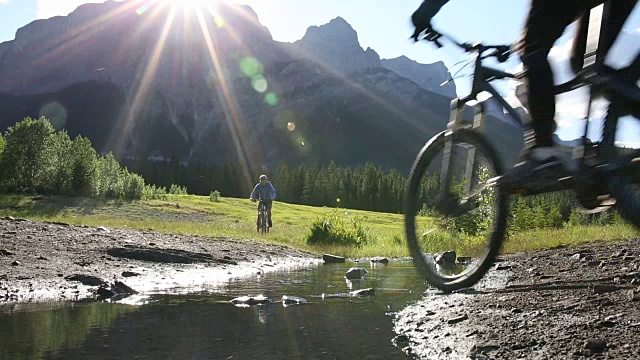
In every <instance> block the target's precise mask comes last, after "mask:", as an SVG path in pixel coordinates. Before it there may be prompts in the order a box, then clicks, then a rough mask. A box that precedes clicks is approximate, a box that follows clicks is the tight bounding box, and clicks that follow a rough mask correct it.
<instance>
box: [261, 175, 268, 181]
mask: <svg viewBox="0 0 640 360" xmlns="http://www.w3.org/2000/svg"><path fill="white" fill-rule="evenodd" d="M267 179H268V178H267V175H260V180H267Z"/></svg>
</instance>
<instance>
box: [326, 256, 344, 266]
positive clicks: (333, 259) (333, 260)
mask: <svg viewBox="0 0 640 360" xmlns="http://www.w3.org/2000/svg"><path fill="white" fill-rule="evenodd" d="M322 260H323V261H324V262H325V263H326V264H339V263H343V262H345V258H343V257H342V256H337V255H331V254H324V255H322Z"/></svg>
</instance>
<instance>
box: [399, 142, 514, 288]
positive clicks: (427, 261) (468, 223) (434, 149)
mask: <svg viewBox="0 0 640 360" xmlns="http://www.w3.org/2000/svg"><path fill="white" fill-rule="evenodd" d="M501 174H502V166H501V162H500V159H499V157H498V155H497V153H496V152H495V150H494V149H493V147H492V146H491V145H490V144H489V143H488V142H487V141H486V140H485V139H484V137H482V136H481V135H479V134H477V133H475V132H473V131H472V130H469V129H460V130H457V131H455V132H453V133H452V134H451V135H450V136H447V135H446V133H445V132H442V133H440V134H438V135H436V136H434V137H433V138H432V139H431V140H430V141H429V142H427V144H426V145H425V146H424V147H423V148H422V150H421V151H420V153H419V154H418V157H417V158H416V161H415V163H414V164H413V167H412V169H411V173H410V177H409V180H408V182H407V188H406V191H405V233H406V236H407V243H408V246H409V252H410V254H411V256H412V257H413V262H414V264H415V266H416V269H417V270H418V271H419V272H420V274H421V275H422V276H423V277H424V279H425V280H426V281H427V282H428V283H429V284H430V285H432V286H435V287H436V288H438V289H440V290H442V291H446V292H449V291H453V290H457V289H461V288H465V287H470V286H473V285H475V284H476V283H477V282H478V281H479V280H480V279H481V278H482V277H483V276H484V274H485V273H486V272H487V270H488V269H489V267H491V265H492V264H493V263H494V261H495V257H496V255H497V254H498V253H499V251H500V248H501V246H502V241H503V239H504V236H505V231H506V225H507V212H508V200H509V196H508V194H507V193H506V192H504V191H501V190H500V188H499V187H497V186H492V185H491V181H489V180H491V179H493V178H495V177H497V176H499V175H501Z"/></svg>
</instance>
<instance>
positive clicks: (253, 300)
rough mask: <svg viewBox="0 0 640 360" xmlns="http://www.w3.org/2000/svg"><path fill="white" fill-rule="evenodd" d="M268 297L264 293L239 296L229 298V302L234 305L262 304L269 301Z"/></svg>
mask: <svg viewBox="0 0 640 360" xmlns="http://www.w3.org/2000/svg"><path fill="white" fill-rule="evenodd" d="M270 302H271V300H269V298H268V297H266V296H264V295H257V296H241V297H237V298H235V299H232V300H231V303H232V304H234V305H236V306H253V305H263V304H268V303H270Z"/></svg>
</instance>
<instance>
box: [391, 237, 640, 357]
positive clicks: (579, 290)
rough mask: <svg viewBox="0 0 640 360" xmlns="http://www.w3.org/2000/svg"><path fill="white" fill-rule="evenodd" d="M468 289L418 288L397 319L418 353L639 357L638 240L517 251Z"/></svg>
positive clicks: (405, 343)
mask: <svg viewBox="0 0 640 360" xmlns="http://www.w3.org/2000/svg"><path fill="white" fill-rule="evenodd" d="M500 260H502V261H501V262H499V263H497V264H496V267H495V268H494V269H493V270H492V271H491V272H490V273H489V274H488V276H487V277H486V279H485V280H484V281H483V282H482V283H481V284H479V286H478V287H477V288H476V290H475V291H467V292H466V293H465V292H462V293H454V294H448V295H444V294H441V293H439V292H437V291H433V292H429V293H427V294H425V297H424V298H423V299H422V300H421V301H419V302H418V303H416V304H414V305H412V306H409V307H407V308H406V309H404V310H403V311H402V312H401V313H400V314H398V317H397V319H396V323H395V330H396V332H397V333H398V334H400V335H399V336H398V337H396V339H394V341H395V342H396V344H397V345H398V346H399V347H401V348H405V350H406V351H407V352H408V353H411V354H413V355H414V356H415V357H417V358H434V359H436V358H442V359H456V358H460V359H467V358H470V359H517V358H527V359H532V358H533V359H556V358H561V359H565V358H577V357H590V356H597V357H604V358H616V359H638V358H640V272H639V270H640V240H634V241H629V242H624V243H617V244H613V245H612V244H611V243H608V245H606V246H598V245H595V244H594V245H587V246H583V247H579V248H559V249H553V250H546V251H539V252H531V253H520V254H514V255H508V256H503V257H502V258H501V259H500Z"/></svg>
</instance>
